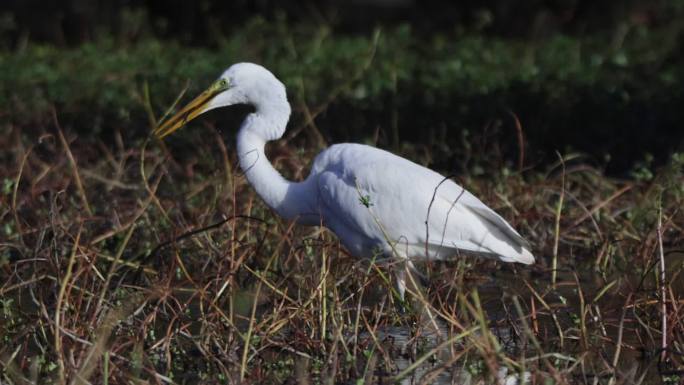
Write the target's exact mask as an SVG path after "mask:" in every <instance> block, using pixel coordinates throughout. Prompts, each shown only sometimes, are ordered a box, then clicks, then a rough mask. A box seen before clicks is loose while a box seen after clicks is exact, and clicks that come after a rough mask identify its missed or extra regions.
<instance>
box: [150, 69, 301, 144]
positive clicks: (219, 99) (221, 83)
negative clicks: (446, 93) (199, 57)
mask: <svg viewBox="0 0 684 385" xmlns="http://www.w3.org/2000/svg"><path fill="white" fill-rule="evenodd" d="M234 104H251V105H253V106H254V108H255V109H256V111H257V112H259V111H264V110H276V111H278V110H282V111H280V112H282V113H286V115H287V116H289V113H290V105H289V103H288V102H287V94H286V92H285V86H284V85H283V83H281V82H280V81H279V80H278V79H277V78H276V77H275V76H274V75H273V74H272V73H271V72H270V71H269V70H267V69H266V68H264V67H262V66H260V65H258V64H253V63H237V64H233V65H232V66H230V67H229V68H228V69H227V70H226V71H225V72H223V74H222V75H221V76H220V77H219V78H218V79H217V80H216V81H215V82H214V83H213V84H212V85H211V86H209V88H208V89H206V90H205V91H204V92H202V93H201V94H200V95H199V96H198V97H196V98H195V99H194V100H192V101H191V102H190V103H188V104H187V105H186V106H185V107H183V108H182V109H181V110H180V111H178V112H177V113H176V114H174V115H173V116H172V117H170V118H168V119H166V120H165V121H164V122H162V124H160V125H159V126H158V127H157V128H156V129H155V130H154V134H155V135H157V136H158V137H159V138H163V137H165V136H167V135H169V134H171V133H173V132H174V131H176V130H178V129H179V128H181V127H183V126H184V125H185V124H186V123H188V122H189V121H191V120H193V119H194V118H196V117H197V116H199V115H201V114H203V113H205V112H207V111H209V110H213V109H214V108H219V107H225V106H232V105H234ZM285 110H286V111H285ZM283 130H284V127H283ZM280 135H282V133H281V134H280Z"/></svg>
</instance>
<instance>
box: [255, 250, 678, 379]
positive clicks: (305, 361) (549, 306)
mask: <svg viewBox="0 0 684 385" xmlns="http://www.w3.org/2000/svg"><path fill="white" fill-rule="evenodd" d="M668 263H669V264H670V270H671V272H673V273H674V272H675V270H677V271H679V270H681V268H682V266H684V255H682V254H681V253H671V254H669V256H668ZM678 269H679V270H678ZM532 275H537V276H536V277H535V278H532V277H531V276H530V274H528V276H527V277H524V278H521V274H520V272H517V273H514V272H513V271H511V270H507V269H504V270H498V271H497V270H494V271H493V272H492V274H490V275H483V276H478V277H476V278H475V279H474V281H472V282H469V283H468V284H467V285H471V287H470V289H468V290H469V294H466V297H465V298H466V299H465V300H466V301H470V303H471V304H472V303H473V301H472V293H473V288H474V287H476V288H477V290H476V291H477V296H478V300H477V302H479V303H480V304H481V309H482V311H483V313H482V315H483V316H485V317H486V319H484V322H485V324H477V322H475V324H476V326H475V327H473V326H472V324H471V326H470V328H465V329H466V330H464V326H463V325H462V322H463V321H462V320H463V319H464V318H465V319H468V318H469V317H473V318H477V316H478V311H477V309H475V310H474V309H468V308H467V306H462V307H461V308H460V309H457V308H455V307H454V308H453V309H455V312H456V313H458V312H459V311H461V312H463V313H464V315H462V316H456V317H454V318H451V316H447V318H444V317H441V316H439V315H435V309H436V308H435V307H431V308H430V310H428V308H427V307H426V306H424V305H421V303H420V301H417V300H413V301H412V307H413V310H411V311H408V312H405V311H403V310H402V308H401V307H400V306H397V305H394V307H392V305H389V304H387V305H385V304H383V306H381V308H383V309H385V314H384V316H386V317H390V318H391V317H392V316H391V315H390V314H391V313H392V312H397V313H398V314H400V315H403V316H405V317H409V318H410V319H412V320H413V322H412V323H411V322H409V323H408V324H407V323H406V322H403V323H404V324H401V325H389V324H386V323H382V325H380V326H377V327H373V326H372V325H367V327H366V328H364V330H363V331H362V332H360V333H359V334H358V335H357V336H355V335H354V334H353V333H352V332H351V331H348V332H347V333H345V334H344V336H343V339H344V341H345V342H344V343H345V344H346V345H347V346H349V347H350V348H351V349H357V348H358V347H359V346H362V347H364V348H362V349H361V350H362V354H359V355H362V356H363V357H364V358H363V359H361V360H359V362H362V364H361V365H360V366H358V368H357V370H358V371H359V374H362V377H364V378H365V379H366V381H371V382H370V383H379V384H392V383H401V384H422V383H430V384H475V383H479V382H478V381H481V379H482V376H483V373H484V372H485V371H487V370H489V373H492V370H494V371H495V373H496V374H495V376H494V378H495V379H496V381H498V382H499V383H500V384H505V385H513V384H521V383H532V380H533V379H534V378H535V375H536V373H535V369H534V365H533V364H534V363H535V362H537V363H538V362H539V361H544V362H545V363H546V364H547V365H548V364H550V365H552V366H554V367H556V368H558V370H559V371H560V370H562V369H563V368H568V367H576V366H582V367H583V368H582V369H581V370H578V371H574V375H573V377H572V380H573V381H576V382H577V383H609V382H610V381H611V378H613V372H612V371H611V370H609V369H607V368H606V365H607V364H608V363H612V362H613V360H615V362H617V363H618V365H617V367H616V369H615V370H616V372H617V373H619V378H621V379H622V381H626V382H625V383H641V384H661V383H663V378H666V379H667V374H668V373H678V371H679V369H677V370H669V371H668V370H664V366H663V365H662V363H660V362H659V355H658V351H657V350H656V349H654V350H652V351H647V350H646V349H645V346H647V345H648V344H649V339H650V343H651V344H652V346H657V341H655V339H654V336H653V335H651V333H652V332H655V331H656V330H655V329H656V328H657V326H658V325H656V324H651V325H649V324H648V322H651V321H649V320H652V319H657V318H659V317H660V314H649V313H644V311H643V310H642V309H641V308H640V306H639V304H638V303H637V302H635V301H634V298H635V297H638V296H639V292H641V293H645V292H647V291H649V290H652V288H649V286H650V285H652V284H653V283H652V282H651V281H652V274H646V275H644V274H643V272H637V271H631V272H629V273H625V274H624V275H623V276H620V277H611V278H606V277H602V276H601V275H600V274H598V273H594V272H592V271H586V270H585V271H583V272H582V273H576V272H571V271H569V270H566V271H561V272H559V275H558V281H557V283H556V285H555V289H554V288H552V287H551V285H550V279H548V278H543V277H542V276H543V275H545V273H543V274H541V275H539V274H532ZM673 289H674V290H684V284H681V283H680V285H679V286H676V287H673ZM427 291H428V295H429V293H430V289H429V288H428V289H427ZM374 294H375V295H376V296H375V297H373V296H369V297H368V298H367V300H366V302H365V303H366V305H367V306H368V307H369V308H370V306H372V305H371V304H373V303H375V304H377V303H379V302H383V301H387V300H388V297H384V298H383V294H382V289H381V290H379V291H378V292H376V293H374ZM513 296H516V297H517V298H518V301H519V303H521V304H522V307H523V308H524V310H523V312H524V313H523V314H525V317H524V318H525V322H521V318H520V317H519V316H518V311H517V310H516V306H515V302H514V301H513ZM262 300H266V299H265V298H263V299H262ZM432 306H437V305H435V304H434V303H433V304H432ZM442 309H443V308H442ZM410 312H413V314H412V316H411V315H409V314H408V313H410ZM582 314H584V316H582ZM452 316H453V314H452ZM474 321H477V320H474ZM649 330H651V331H650V332H649ZM532 339H534V341H533V340H532ZM618 341H619V343H620V345H621V349H620V351H619V352H618V351H616V349H615V346H616V345H617V343H618ZM488 349H491V350H492V351H488ZM489 354H491V355H493V356H496V358H494V359H493V361H491V362H487V360H486V359H485V360H483V359H482V357H483V356H485V357H486V356H487V355H489ZM616 354H617V358H616ZM502 357H509V358H504V359H503V360H501V359H500V358H502ZM506 360H508V362H507V361H506ZM310 361H311V358H307V357H302V356H299V357H296V358H295V366H297V367H303V368H308V369H307V370H300V371H299V375H300V376H304V375H309V376H311V377H312V379H313V380H315V378H316V377H317V374H316V373H313V372H311V371H310V370H311V362H310ZM488 365H494V366H488ZM521 377H522V378H523V379H524V381H522V382H521V381H520V378H521ZM490 378H491V377H490ZM674 378H676V377H674ZM306 381H307V382H308V381H309V380H306Z"/></svg>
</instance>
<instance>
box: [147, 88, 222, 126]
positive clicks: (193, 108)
mask: <svg viewBox="0 0 684 385" xmlns="http://www.w3.org/2000/svg"><path fill="white" fill-rule="evenodd" d="M228 88H229V84H228V81H227V80H226V79H219V80H218V81H216V82H215V83H214V84H212V85H211V87H209V88H207V89H206V90H205V91H204V92H202V93H201V94H200V95H199V96H198V97H196V98H195V99H193V100H192V101H191V102H190V103H188V104H187V105H186V106H185V107H183V108H182V109H181V110H180V111H178V112H177V113H176V114H174V115H173V116H171V117H170V118H168V119H166V120H165V121H163V122H162V123H161V124H160V125H159V126H157V128H156V129H155V130H154V132H153V133H154V135H156V136H157V137H158V138H159V139H161V138H164V137H165V136H167V135H170V134H172V133H173V132H174V131H176V130H178V129H179V128H181V127H183V126H184V125H185V124H186V123H188V122H189V121H191V120H193V119H195V118H196V117H197V116H198V115H200V114H201V113H203V112H205V111H206V110H207V106H208V104H209V102H210V101H211V99H213V98H214V97H215V96H216V95H218V94H220V93H221V92H223V91H225V90H227V89H228Z"/></svg>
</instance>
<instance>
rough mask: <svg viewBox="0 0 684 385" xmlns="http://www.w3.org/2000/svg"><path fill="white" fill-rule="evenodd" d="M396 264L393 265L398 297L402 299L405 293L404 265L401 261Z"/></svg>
mask: <svg viewBox="0 0 684 385" xmlns="http://www.w3.org/2000/svg"><path fill="white" fill-rule="evenodd" d="M398 265H399V266H395V267H394V275H395V276H396V277H397V292H398V293H399V298H401V300H402V301H404V294H405V293H406V267H405V264H404V263H403V262H400V263H398Z"/></svg>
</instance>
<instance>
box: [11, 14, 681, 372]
mask: <svg viewBox="0 0 684 385" xmlns="http://www.w3.org/2000/svg"><path fill="white" fill-rule="evenodd" d="M681 28H682V26H681V25H679V24H677V23H670V24H668V25H664V26H661V27H659V28H651V29H648V28H646V27H644V26H639V25H635V26H634V27H632V28H629V29H628V32H627V33H625V34H624V35H620V36H621V38H620V39H617V38H616V36H615V35H613V34H608V35H600V34H597V35H595V36H592V37H577V36H575V37H571V36H565V35H554V36H549V37H548V38H546V39H541V40H537V41H530V40H515V39H502V38H497V37H485V36H482V35H480V34H477V33H475V32H473V33H467V32H459V33H453V34H441V35H435V36H433V37H431V38H429V39H425V38H424V37H419V36H418V35H417V34H414V33H413V32H412V31H411V29H410V28H408V27H398V28H386V29H382V30H378V31H377V32H376V33H375V34H372V35H368V36H367V35H358V36H350V35H338V34H335V33H333V32H332V31H331V30H329V29H327V28H325V27H311V26H309V27H302V26H292V25H289V24H287V23H284V22H282V23H272V24H269V23H266V22H265V21H263V20H261V19H254V20H251V21H250V22H248V23H246V25H245V28H244V29H242V30H240V32H238V33H235V34H233V35H230V36H227V37H226V38H225V39H224V40H223V41H220V42H219V43H217V46H216V47H211V48H209V47H198V48H191V47H187V46H182V45H180V44H178V43H175V42H169V41H160V40H156V39H152V38H143V39H141V40H139V41H127V40H122V41H119V40H117V39H114V38H112V39H101V40H95V41H93V42H90V43H86V44H83V45H79V46H75V47H71V48H56V47H54V46H47V45H46V46H40V45H33V44H29V45H28V46H25V47H22V48H21V49H19V50H18V51H16V52H8V51H4V52H2V53H1V54H0V87H2V88H1V89H0V148H2V149H3V150H2V151H1V152H0V160H1V161H2V162H1V163H0V164H1V166H0V180H2V183H1V184H0V223H1V224H2V225H1V228H0V233H1V235H0V341H1V343H0V363H1V364H0V367H1V370H0V382H2V383H3V384H4V383H10V384H25V383H31V381H34V382H54V383H75V384H77V383H80V382H79V381H81V380H80V378H82V379H83V380H87V381H89V382H91V383H109V384H119V383H179V384H183V383H188V384H195V383H200V382H202V383H204V382H206V383H221V384H224V383H225V384H229V383H239V382H240V381H241V379H244V382H246V383H255V384H257V383H259V384H262V383H273V384H276V383H283V382H286V381H289V382H290V383H300V384H304V383H320V384H329V383H356V384H370V383H377V382H380V383H394V382H395V381H399V380H401V379H413V380H415V382H416V383H419V382H421V381H424V382H425V383H432V382H433V381H437V380H440V379H444V378H449V379H451V378H455V379H456V382H466V381H473V383H475V381H482V382H483V383H492V382H493V381H494V380H495V379H506V378H510V379H513V378H520V376H521V375H522V376H523V377H527V378H530V379H532V380H534V383H553V384H573V383H599V384H628V383H643V384H660V383H668V384H674V383H678V382H681V380H682V377H683V376H684V374H683V373H682V370H684V369H683V368H684V356H683V355H682V352H683V351H684V333H683V332H682V330H684V313H683V312H682V308H683V306H682V304H683V303H684V302H683V301H684V283H683V282H684V280H683V279H682V276H684V253H683V252H682V250H681V245H682V244H684V235H683V234H684V212H683V211H682V207H684V156H683V155H682V153H681V152H673V151H668V150H673V149H675V148H676V146H677V145H678V143H677V140H678V139H677V138H680V139H681V134H680V136H679V137H677V136H676V135H674V134H673V135H674V136H667V135H666V136H664V137H660V136H659V135H662V134H663V133H668V134H669V133H673V132H674V133H675V134H676V133H677V132H680V133H681V127H682V126H681V123H680V122H681V121H684V120H683V119H681V118H682V117H683V116H682V114H684V110H682V109H681V105H684V104H682V89H684V88H683V87H682V84H683V82H684V72H683V71H684V69H683V68H684V67H683V66H681V65H680V64H681V55H682V52H681V43H680V42H679V41H678V40H677V37H678V36H681V33H682V29H681ZM243 60H248V61H256V62H260V63H263V64H264V65H266V66H267V67H269V68H271V69H272V70H273V72H274V73H276V74H277V75H278V76H279V77H280V78H281V79H283V80H284V82H285V83H286V84H287V86H288V92H289V95H290V99H291V101H292V103H293V105H294V106H295V113H294V116H293V122H292V124H291V125H290V128H289V131H288V133H287V134H286V139H285V140H283V141H281V142H280V143H278V144H277V145H274V146H272V148H271V149H270V150H271V151H270V152H271V159H273V160H274V163H276V165H277V167H278V168H279V169H281V170H283V172H284V173H285V174H287V175H289V176H292V177H294V178H301V176H302V175H304V174H306V165H307V164H309V163H310V161H311V159H313V156H315V153H316V152H317V148H316V147H317V146H321V145H323V144H326V143H327V142H332V141H339V140H340V139H352V140H356V141H362V140H365V141H368V142H374V143H379V144H380V145H381V146H383V147H388V148H392V149H393V150H394V151H396V152H397V153H399V154H401V155H403V156H406V157H409V158H411V159H414V160H416V161H418V162H421V163H424V164H428V165H431V166H433V167H435V168H437V169H439V170H440V171H443V172H444V173H445V174H450V173H451V171H454V170H453V169H454V168H455V167H459V168H457V169H456V171H457V173H458V174H459V177H458V179H459V182H461V183H463V184H464V185H465V186H466V187H467V188H468V189H469V190H470V191H472V192H473V193H475V194H476V195H478V196H480V197H481V198H482V199H483V201H485V202H486V203H488V204H489V205H490V206H491V207H493V208H495V209H496V210H497V211H498V212H500V213H501V214H502V215H503V216H504V217H506V218H508V219H509V220H510V221H511V223H512V224H514V226H515V227H516V228H517V229H519V230H520V231H521V233H522V234H523V235H524V236H525V237H526V238H528V239H530V240H531V243H532V244H533V249H534V251H535V255H537V256H538V258H539V259H538V263H537V264H535V265H534V266H532V267H530V268H527V267H524V268H521V267H520V266H510V265H502V264H498V263H495V262H492V261H486V260H481V259H475V258H470V257H464V258H459V259H457V260H455V261H451V262H445V263H433V264H427V265H425V266H422V267H421V270H422V271H423V272H424V273H425V275H426V276H427V277H429V284H428V285H427V287H425V288H423V291H424V292H423V293H414V295H413V296H412V298H414V302H415V303H414V306H413V310H405V309H404V307H403V304H400V303H398V301H397V299H396V298H395V296H393V295H392V294H391V293H392V282H391V280H392V279H393V278H391V276H390V275H389V274H388V271H389V270H388V266H387V264H388V263H391V262H376V261H375V260H356V259H354V258H351V257H349V256H347V255H346V253H345V252H344V250H343V249H342V248H341V247H340V246H339V244H338V242H337V240H336V239H335V237H334V235H332V234H331V233H329V232H327V231H322V230H321V229H318V228H299V227H293V226H292V224H290V223H287V222H283V221H281V220H279V219H278V218H276V217H275V216H274V214H272V213H271V212H270V211H269V210H268V209H267V208H266V207H265V206H264V205H263V204H262V203H261V202H260V200H259V199H258V197H256V196H255V194H254V192H253V191H252V189H251V188H250V187H249V186H248V184H247V182H246V181H245V179H244V177H243V176H242V175H241V173H240V171H239V170H238V169H237V167H236V159H235V154H234V151H233V149H232V145H233V144H232V143H233V142H232V136H233V135H232V133H233V132H234V128H233V127H236V126H237V124H238V121H239V119H240V118H241V116H240V114H237V113H234V114H231V113H230V112H226V113H225V115H224V113H223V112H222V113H216V114H209V115H208V116H207V117H206V118H203V119H202V120H201V121H200V122H199V123H194V124H193V125H192V129H186V130H184V131H182V132H181V133H179V134H178V135H174V136H173V137H172V138H171V139H170V140H169V141H167V142H166V143H165V144H161V143H159V142H156V141H147V134H148V132H149V130H150V126H151V125H152V122H151V121H153V120H155V119H156V118H159V117H160V116H161V115H162V114H163V112H164V111H165V110H167V109H168V107H169V106H170V105H171V104H172V103H173V101H174V100H175V99H176V98H177V96H178V94H179V93H180V92H181V91H182V90H184V89H185V88H187V94H194V93H196V92H197V91H199V90H200V89H201V88H203V87H205V86H206V85H208V84H210V82H211V81H212V80H213V79H214V78H215V77H216V76H217V75H218V74H219V73H220V71H221V70H222V69H223V68H225V67H226V66H227V65H228V64H230V63H233V62H236V61H243ZM187 94H186V95H185V96H184V98H187V97H188V95H187ZM678 103H679V104H678ZM675 107H677V108H675ZM53 111H54V113H55V114H54V115H55V116H54V117H53ZM644 114H645V115H646V117H642V115H644ZM309 116H310V117H311V118H313V120H312V121H310V119H308V118H307V117H309ZM518 118H519V119H518ZM221 119H226V120H225V121H222V120H221ZM649 119H655V120H656V121H657V122H658V123H662V125H659V126H658V125H653V126H648V125H647V123H648V122H651V121H650V120H649ZM516 120H518V122H519V124H520V126H519V128H520V131H519V132H521V133H523V134H524V142H523V143H524V144H527V146H522V145H521V143H519V142H518V141H517V140H516V138H517V131H516ZM217 121H218V124H217V125H218V126H220V127H224V128H223V130H224V131H225V132H221V131H218V130H216V129H215V128H214V126H215V123H216V122H217ZM651 123H652V122H651ZM651 123H648V124H651ZM656 126H657V127H656ZM549 127H555V128H556V129H554V130H551V129H550V128H549ZM630 127H631V128H630ZM649 127H650V128H652V130H650V131H649V130H646V131H645V133H644V131H643V130H644V129H645V128H649ZM599 128H600V129H599ZM638 128H641V129H642V131H640V132H639V133H637V132H636V131H634V132H633V131H631V130H632V129H634V130H636V129H638ZM591 130H593V131H594V132H591V135H589V134H588V133H589V132H590V131H591ZM658 130H662V131H658ZM670 130H671V131H670ZM677 130H679V131H677ZM573 133H574V134H573ZM582 135H584V137H582ZM587 135H589V136H587ZM634 135H641V136H634ZM606 137H608V138H611V140H610V141H605V142H604V143H598V142H601V141H602V138H606ZM635 137H639V138H641V140H635V139H634V138H635ZM573 138H577V139H578V141H575V142H573V140H572V139H573ZM226 139H227V142H225V143H226V144H225V145H224V140H226ZM552 139H554V140H555V139H557V140H558V141H559V142H554V141H553V140H552ZM554 143H564V144H563V145H559V146H555V145H554ZM566 145H567V147H566ZM595 146H599V147H595ZM630 146H639V147H640V151H639V152H636V153H634V154H631V155H630V156H629V157H627V158H626V159H623V160H620V161H621V162H623V163H622V164H621V165H620V166H619V167H618V171H617V172H619V173H621V174H622V175H627V176H629V179H618V178H615V177H608V176H606V173H605V172H604V169H603V167H604V165H606V163H608V165H610V164H612V163H610V162H613V161H614V159H613V160H611V159H608V158H607V157H608V156H612V157H613V158H615V157H619V155H620V154H622V153H625V152H627V151H628V150H629V151H631V150H632V148H633V147H630ZM649 146H652V147H649ZM668 146H669V147H668ZM557 150H558V151H559V152H560V153H561V154H562V155H560V156H558V155H556V151H557ZM576 150H582V151H588V150H595V151H594V152H590V153H589V154H588V155H587V154H582V153H578V152H577V151H576ZM649 151H650V152H651V154H650V155H649V154H647V152H649ZM537 154H541V156H536V155H537ZM604 155H605V156H606V158H605V159H604V158H603V156H604ZM371 198H372V197H363V198H361V199H360V201H359V204H360V205H366V206H372V204H373V202H372V199H371ZM659 223H660V225H659ZM661 240H662V247H661V246H660V241H661ZM661 254H662V256H663V259H664V260H665V261H666V264H665V266H663V267H664V269H663V270H662V272H661V265H660V255H661ZM552 266H557V269H556V272H555V273H553V272H552V268H551V267H552ZM661 274H663V275H664V278H665V279H664V280H662V279H661ZM414 291H420V289H416V288H414ZM662 293H665V296H663V295H662ZM663 303H665V313H664V314H663V313H662V309H663V307H662V306H663ZM428 310H429V312H430V313H431V314H437V315H438V319H439V330H440V333H441V335H435V334H434V330H433V329H431V327H430V323H429V322H428V321H429V319H426V314H427V312H428ZM663 315H664V316H665V318H666V320H667V325H666V327H665V328H664V329H663V324H662V319H663V318H662V316H663ZM663 334H664V335H665V336H666V340H667V342H668V349H667V350H666V351H665V352H664V354H663V352H662V351H661V343H662V342H661V341H662V340H661V338H662V336H663ZM661 359H662V360H661ZM516 376H517V377H516ZM38 380H40V381H38Z"/></svg>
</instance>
